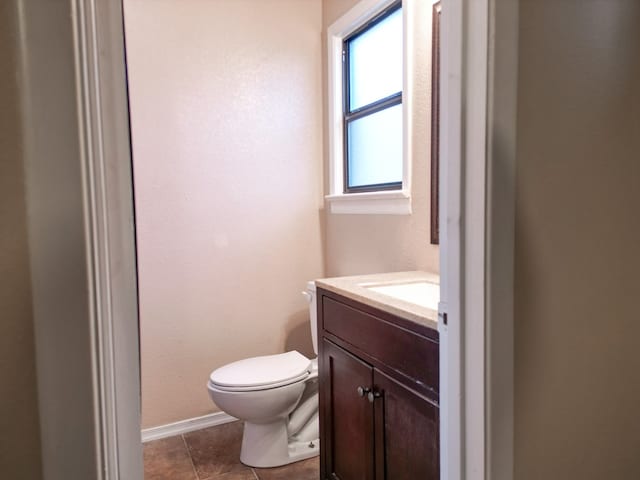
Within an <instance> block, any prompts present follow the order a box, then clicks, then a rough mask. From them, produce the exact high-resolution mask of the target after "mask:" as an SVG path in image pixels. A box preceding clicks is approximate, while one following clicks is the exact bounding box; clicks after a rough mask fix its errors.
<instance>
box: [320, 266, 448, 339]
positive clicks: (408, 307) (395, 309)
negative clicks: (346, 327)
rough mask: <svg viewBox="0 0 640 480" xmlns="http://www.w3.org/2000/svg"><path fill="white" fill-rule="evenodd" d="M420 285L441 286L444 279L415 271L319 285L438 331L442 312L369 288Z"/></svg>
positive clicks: (323, 280) (337, 279)
mask: <svg viewBox="0 0 640 480" xmlns="http://www.w3.org/2000/svg"><path fill="white" fill-rule="evenodd" d="M417 282H429V283H434V284H436V285H440V276H438V275H436V274H433V273H427V272H420V271H415V272H393V273H376V274H371V275H354V276H350V277H334V278H321V279H318V280H316V281H315V283H316V286H317V287H320V288H323V289H325V290H328V291H330V292H333V293H337V294H338V295H342V296H343V297H347V298H349V299H351V300H355V301H357V302H360V303H364V304H365V305H369V306H371V307H374V308H377V309H378V310H382V311H384V312H387V313H391V314H393V315H397V316H398V317H402V318H405V319H407V320H410V321H412V322H415V323H418V324H420V325H425V326H427V327H429V328H432V329H434V330H437V329H438V312H437V311H436V310H432V309H430V308H427V307H424V306H421V305H417V304H415V303H412V302H408V301H405V300H401V299H398V298H394V297H391V296H389V295H385V294H383V293H379V292H376V291H373V290H371V289H369V288H367V286H378V285H395V284H403V283H417Z"/></svg>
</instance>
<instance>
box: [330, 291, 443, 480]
mask: <svg viewBox="0 0 640 480" xmlns="http://www.w3.org/2000/svg"><path fill="white" fill-rule="evenodd" d="M318 319H319V321H318V324H319V327H318V328H319V335H320V338H321V341H320V342H319V347H320V355H319V359H320V378H321V382H320V439H321V440H320V464H321V467H320V470H321V478H322V480H383V479H388V480H404V479H407V480H409V479H411V480H419V479H420V480H438V479H439V475H440V474H439V471H440V469H439V408H438V384H439V382H438V350H439V348H438V333H437V331H436V330H433V329H431V328H428V327H426V326H424V325H420V324H416V323H414V322H410V321H407V320H405V319H403V318H401V317H396V316H394V315H390V314H388V313H385V312H382V311H380V310H377V309H374V308H372V307H369V306H367V305H364V304H360V303H358V302H354V301H352V300H349V299H347V298H345V297H342V296H340V295H337V294H335V293H332V292H328V291H325V290H323V289H318Z"/></svg>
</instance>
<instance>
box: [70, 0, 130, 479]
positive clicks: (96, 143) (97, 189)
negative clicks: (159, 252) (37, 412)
mask: <svg viewBox="0 0 640 480" xmlns="http://www.w3.org/2000/svg"><path fill="white" fill-rule="evenodd" d="M73 5H74V13H75V32H74V37H75V47H76V51H75V54H76V76H77V85H78V97H79V98H78V105H79V109H78V115H79V127H80V143H81V156H82V164H83V167H84V170H85V187H84V189H85V216H86V220H85V221H86V225H87V243H88V244H89V245H88V249H89V258H88V268H89V272H90V282H91V287H92V292H91V293H92V294H93V305H92V307H93V314H94V322H93V329H94V331H93V334H94V337H95V338H94V345H93V348H94V351H93V356H94V361H95V367H94V369H95V370H94V371H95V375H96V378H94V392H95V397H96V398H95V401H96V408H97V412H98V415H97V416H98V418H97V419H96V420H97V421H98V422H99V423H98V428H97V435H98V439H97V441H98V445H99V446H100V447H101V450H102V451H101V455H99V457H98V458H100V460H101V463H102V465H101V470H102V472H103V475H104V478H105V480H107V479H108V480H120V479H122V480H126V479H134V478H142V449H141V444H140V436H139V435H140V417H141V412H140V410H141V408H140V355H139V329H138V328H139V327H138V325H139V322H138V300H137V276H136V252H135V225H134V209H133V205H134V199H133V179H132V162H131V148H130V130H129V111H128V94H127V84H126V70H125V69H126V66H125V45H124V27H123V11H122V4H121V3H120V2H113V1H109V0H75V1H74V4H73Z"/></svg>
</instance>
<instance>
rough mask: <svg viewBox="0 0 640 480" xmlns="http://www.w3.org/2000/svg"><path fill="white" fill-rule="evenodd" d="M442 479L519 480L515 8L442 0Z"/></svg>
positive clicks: (481, 0) (504, 0)
mask: <svg viewBox="0 0 640 480" xmlns="http://www.w3.org/2000/svg"><path fill="white" fill-rule="evenodd" d="M441 32H442V45H441V48H442V51H441V59H442V60H441V61H442V65H441V75H442V77H441V95H442V98H441V106H442V107H441V108H442V111H441V156H440V157H441V167H440V174H441V177H440V184H441V198H442V200H441V203H440V205H441V212H440V215H441V223H440V225H441V245H440V262H441V268H440V277H441V292H442V303H443V305H442V311H445V312H447V314H448V325H447V326H445V325H444V324H443V323H442V319H440V320H441V322H440V325H439V326H440V328H439V330H440V335H441V337H440V338H441V363H440V384H441V392H440V400H441V402H440V405H441V478H442V479H443V480H463V479H466V480H476V479H477V480H481V479H491V480H507V479H511V478H513V254H514V220H515V219H514V205H515V194H514V193H515V190H514V188H515V187H514V185H515V132H516V129H515V124H516V99H517V39H518V4H517V1H515V0H443V2H442V28H441Z"/></svg>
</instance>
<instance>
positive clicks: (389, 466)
mask: <svg viewBox="0 0 640 480" xmlns="http://www.w3.org/2000/svg"><path fill="white" fill-rule="evenodd" d="M373 384H374V391H375V392H376V394H378V393H379V394H380V396H379V397H378V398H377V399H376V400H375V403H374V404H375V422H376V423H375V425H376V426H375V439H376V445H375V450H376V466H375V470H376V480H384V479H387V480H418V479H419V480H439V478H440V451H439V443H440V427H439V408H438V407H437V406H436V405H434V404H433V403H431V401H429V400H427V399H426V398H425V397H423V396H422V395H420V394H418V393H416V392H414V391H413V390H411V389H409V388H407V387H405V386H404V385H402V384H400V383H398V382H396V381H395V380H393V379H392V378H390V377H388V376H387V375H385V374H383V373H382V372H380V371H378V370H374V374H373Z"/></svg>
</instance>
